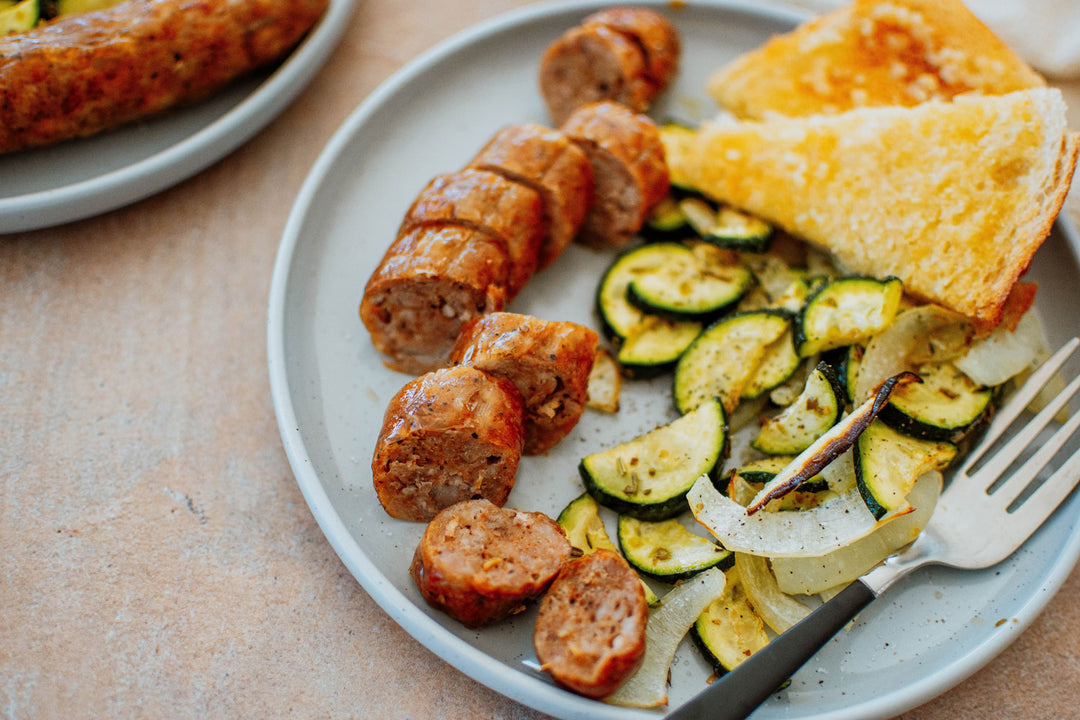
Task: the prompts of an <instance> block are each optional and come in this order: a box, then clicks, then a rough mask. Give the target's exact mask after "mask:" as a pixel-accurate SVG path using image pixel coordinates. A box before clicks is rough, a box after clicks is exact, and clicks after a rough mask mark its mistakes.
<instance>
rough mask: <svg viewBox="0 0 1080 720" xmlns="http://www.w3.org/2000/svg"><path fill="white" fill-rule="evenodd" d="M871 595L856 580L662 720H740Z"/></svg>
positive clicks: (800, 664)
mask: <svg viewBox="0 0 1080 720" xmlns="http://www.w3.org/2000/svg"><path fill="white" fill-rule="evenodd" d="M873 599H874V593H873V592H872V591H871V590H870V588H868V587H867V586H866V585H864V584H863V583H862V582H860V581H858V580H856V581H855V582H853V583H851V584H850V585H848V586H847V587H846V588H844V589H843V590H841V591H840V593H839V594H837V595H836V597H834V598H832V599H831V600H829V601H828V602H827V603H825V604H824V605H822V606H821V607H819V608H818V609H816V610H814V612H812V613H810V614H809V615H807V616H806V617H805V618H803V619H802V620H801V621H799V622H798V623H797V624H795V625H793V626H792V627H790V628H788V630H787V631H785V632H784V633H782V634H781V635H780V636H779V637H777V638H776V639H774V640H772V641H771V642H770V643H769V644H768V645H766V646H765V647H764V648H762V649H761V650H759V651H757V652H756V653H754V654H753V655H752V656H751V657H750V658H748V659H747V660H746V661H745V662H743V663H741V664H740V665H739V667H737V668H735V669H734V670H732V671H731V672H728V673H725V674H724V676H723V677H721V678H720V679H719V680H717V681H715V682H714V683H713V684H712V685H710V686H709V687H708V688H706V689H705V690H703V691H702V692H701V693H699V694H698V695H696V696H695V697H693V698H692V699H691V700H690V701H689V702H687V703H685V704H683V705H681V706H680V707H679V708H678V709H676V710H675V711H674V712H673V713H671V714H670V715H668V716H667V720H741V719H742V718H745V717H746V716H747V715H749V714H750V713H752V712H754V710H756V709H757V707H758V706H759V705H761V703H763V702H765V701H766V700H767V699H768V698H769V696H770V695H772V694H773V693H774V692H776V691H777V690H779V689H780V686H781V685H782V684H783V683H784V682H785V681H786V680H787V679H788V678H790V677H791V676H792V675H794V674H795V671H796V670H798V669H799V668H800V667H802V666H803V665H804V664H805V663H806V661H807V660H809V659H810V658H811V657H813V656H814V654H815V653H817V651H818V650H819V649H821V647H822V646H823V645H824V644H825V643H827V642H828V641H829V639H830V638H832V636H833V635H835V634H836V633H837V632H839V631H840V629H841V628H842V627H844V626H845V625H847V624H848V623H849V622H850V621H851V619H852V618H854V617H855V616H856V615H858V614H859V611H860V610H862V609H863V608H865V607H866V606H867V605H869V604H870V601H871V600H873Z"/></svg>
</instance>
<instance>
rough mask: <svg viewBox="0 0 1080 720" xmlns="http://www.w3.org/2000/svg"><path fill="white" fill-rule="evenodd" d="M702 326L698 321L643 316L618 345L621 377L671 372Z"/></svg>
mask: <svg viewBox="0 0 1080 720" xmlns="http://www.w3.org/2000/svg"><path fill="white" fill-rule="evenodd" d="M701 327H702V325H701V323H698V322H672V321H671V320H665V319H663V318H659V317H646V318H645V319H644V320H643V321H642V323H641V325H639V326H638V327H637V328H636V329H635V330H634V331H633V332H632V333H630V335H628V336H627V337H626V338H625V339H624V340H623V341H622V344H621V345H620V346H619V352H618V354H617V357H618V360H619V365H620V366H621V367H622V370H623V374H624V375H626V376H628V377H631V378H649V377H656V376H657V375H661V374H663V373H665V372H668V371H670V370H671V369H672V368H674V367H675V363H677V362H678V361H679V357H681V356H682V354H683V352H685V351H686V348H688V347H690V343H692V342H694V339H695V338H696V337H697V336H698V335H699V334H700V333H701Z"/></svg>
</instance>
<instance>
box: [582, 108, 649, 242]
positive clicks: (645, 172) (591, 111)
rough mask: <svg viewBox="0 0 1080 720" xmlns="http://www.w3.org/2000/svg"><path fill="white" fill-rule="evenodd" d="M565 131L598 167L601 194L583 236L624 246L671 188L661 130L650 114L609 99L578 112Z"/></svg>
mask: <svg viewBox="0 0 1080 720" xmlns="http://www.w3.org/2000/svg"><path fill="white" fill-rule="evenodd" d="M562 131H563V132H564V133H566V134H567V135H568V136H569V137H570V139H571V140H573V141H574V142H575V143H577V144H578V146H579V147H580V148H581V149H582V150H583V151H584V152H585V154H586V155H587V156H588V158H589V162H590V163H591V164H592V168H593V178H594V185H595V196H594V199H593V204H592V208H591V209H590V210H589V213H588V215H586V217H585V223H584V224H583V225H582V228H581V232H580V234H579V235H578V240H579V241H581V242H583V243H585V244H588V245H594V246H599V247H614V248H618V247H622V246H623V245H625V244H626V242H627V241H628V240H629V239H630V237H631V236H632V235H633V234H634V233H636V232H637V231H638V230H640V229H641V226H642V225H643V224H644V223H645V218H646V217H647V216H648V214H649V211H650V210H651V209H652V208H653V206H655V205H656V203H658V202H659V201H660V200H661V199H662V198H663V197H664V195H665V194H666V193H667V191H668V188H669V186H670V178H669V176H668V168H667V163H666V161H665V157H664V147H663V144H662V143H661V141H660V130H659V129H658V128H657V127H656V123H654V122H653V121H652V120H651V119H649V117H648V116H646V115H642V114H640V113H636V112H634V111H633V110H631V109H630V108H628V107H626V106H625V105H620V104H618V103H614V102H610V101H603V102H597V103H590V104H588V105H585V106H583V107H580V108H578V109H577V110H575V111H574V114H573V115H571V116H570V117H569V118H568V119H567V121H566V124H565V125H563V127H562Z"/></svg>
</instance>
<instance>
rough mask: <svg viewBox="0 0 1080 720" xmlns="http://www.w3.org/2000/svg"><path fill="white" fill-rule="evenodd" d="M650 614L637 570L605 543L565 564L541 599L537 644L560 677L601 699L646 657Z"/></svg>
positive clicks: (539, 653)
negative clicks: (606, 546) (646, 638)
mask: <svg viewBox="0 0 1080 720" xmlns="http://www.w3.org/2000/svg"><path fill="white" fill-rule="evenodd" d="M648 619H649V606H648V603H647V602H646V600H645V590H644V589H643V588H642V585H641V581H640V580H639V579H638V576H637V573H635V572H634V571H633V570H632V569H631V568H630V566H629V565H628V564H627V562H626V561H625V560H623V559H622V557H621V556H620V555H619V554H618V553H616V552H613V551H611V550H606V549H603V548H601V549H598V550H595V551H594V552H592V553H590V554H588V555H585V556H583V557H580V558H576V559H574V560H571V561H569V562H568V563H566V565H564V566H563V569H562V571H561V572H560V573H559V575H558V577H556V578H555V581H554V582H553V583H552V584H551V587H550V588H548V591H547V592H546V593H545V594H544V599H543V600H541V601H540V611H539V613H538V614H537V617H536V626H535V628H534V630H533V647H534V648H535V649H536V657H537V658H538V659H539V660H540V664H541V667H542V668H543V669H544V670H546V671H547V672H548V673H550V674H551V677H552V678H553V679H554V680H555V682H557V683H558V684H559V685H562V686H563V687H565V688H568V689H570V690H573V691H574V692H576V693H580V694H582V695H586V696H588V697H593V698H601V697H605V696H607V695H610V694H611V693H613V692H615V690H617V689H618V687H619V686H620V685H621V684H622V683H623V682H625V681H626V680H627V679H628V678H629V677H630V676H631V675H633V673H634V672H635V671H636V670H637V668H638V666H639V665H640V664H641V661H642V660H643V659H644V657H645V625H646V623H647V622H648Z"/></svg>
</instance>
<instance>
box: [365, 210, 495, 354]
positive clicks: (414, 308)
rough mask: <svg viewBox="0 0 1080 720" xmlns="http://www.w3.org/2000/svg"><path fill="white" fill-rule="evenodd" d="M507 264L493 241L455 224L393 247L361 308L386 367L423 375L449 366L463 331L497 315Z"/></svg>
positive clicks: (424, 229)
mask: <svg viewBox="0 0 1080 720" xmlns="http://www.w3.org/2000/svg"><path fill="white" fill-rule="evenodd" d="M509 273H510V261H509V259H508V257H507V253H506V247H505V245H504V244H503V243H502V242H501V241H499V240H498V239H496V238H492V237H491V236H489V235H487V234H485V233H482V232H480V231H478V230H473V229H471V228H467V227H464V226H460V225H437V226H429V225H424V226H420V227H416V228H414V229H413V230H410V231H408V232H406V233H404V234H402V235H400V236H399V237H398V238H397V240H395V241H394V242H393V244H391V246H390V247H389V249H387V251H386V254H385V255H384V256H383V259H382V262H381V263H380V264H379V266H378V267H377V268H376V269H375V272H374V273H372V275H371V278H369V280H368V283H367V286H366V287H365V289H364V297H363V299H362V300H361V302H360V319H361V320H362V321H363V323H364V327H366V328H367V329H368V332H370V333H371V342H372V343H373V344H374V345H375V348H376V349H377V350H379V351H380V352H382V353H384V354H385V355H387V356H388V357H389V361H388V362H387V364H388V365H389V366H390V367H392V368H394V369H396V370H401V371H402V372H412V373H420V372H424V371H426V370H430V369H432V368H436V367H440V366H442V365H445V364H446V358H447V355H448V354H449V352H450V349H451V348H452V347H453V346H454V341H456V340H457V337H458V334H459V333H460V332H461V328H462V326H463V325H464V324H465V323H466V322H468V321H469V320H472V319H473V318H475V317H478V316H480V315H483V314H484V313H489V312H495V311H497V310H502V309H503V306H504V305H505V303H506V284H507V280H508V277H509Z"/></svg>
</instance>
